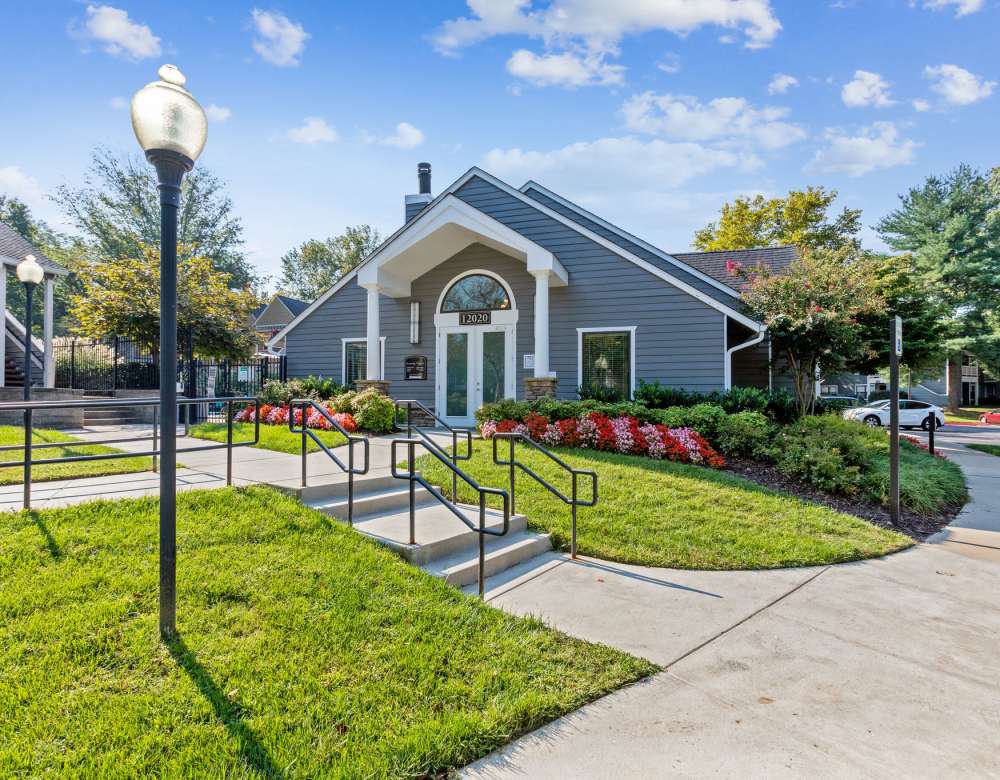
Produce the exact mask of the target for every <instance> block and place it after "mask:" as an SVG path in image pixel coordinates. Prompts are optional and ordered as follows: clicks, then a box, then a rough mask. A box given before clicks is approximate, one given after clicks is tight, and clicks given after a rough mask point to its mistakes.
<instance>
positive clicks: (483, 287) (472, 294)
mask: <svg viewBox="0 0 1000 780" xmlns="http://www.w3.org/2000/svg"><path fill="white" fill-rule="evenodd" d="M506 309H510V296H509V295H508V294H507V290H506V289H504V286H503V285H502V284H500V282H498V281H497V280H496V279H494V278H493V277H492V276H486V275H484V274H470V275H469V276H463V277H462V278H461V279H459V280H458V281H457V282H455V283H454V284H453V285H452V286H451V287H450V288H449V289H448V292H447V293H445V296H444V299H443V300H442V301H441V311H442V312H457V311H497V310H506Z"/></svg>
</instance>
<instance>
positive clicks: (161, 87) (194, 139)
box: [132, 65, 208, 637]
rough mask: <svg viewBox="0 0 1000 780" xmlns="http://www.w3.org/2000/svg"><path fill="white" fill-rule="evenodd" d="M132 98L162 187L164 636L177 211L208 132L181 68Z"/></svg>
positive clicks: (171, 504) (173, 589) (173, 444)
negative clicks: (184, 182) (185, 177)
mask: <svg viewBox="0 0 1000 780" xmlns="http://www.w3.org/2000/svg"><path fill="white" fill-rule="evenodd" d="M157 75H158V76H159V77H160V80H159V81H154V82H152V83H151V84H147V85H146V86H145V87H143V88H142V89H140V90H139V91H138V92H136V93H135V96H134V97H133V98H132V129H133V130H134V131H135V137H136V138H137V139H138V141H139V145H140V146H141V147H142V150H143V151H144V152H145V153H146V159H147V160H149V162H150V164H152V165H153V167H154V168H156V176H157V180H158V181H159V189H160V420H162V421H163V428H162V433H161V439H160V455H161V458H160V464H161V465H160V634H161V635H162V636H164V637H170V636H172V635H173V634H175V633H176V630H177V485H176V478H177V209H178V207H179V206H180V202H181V181H182V180H183V179H184V174H185V173H187V172H188V171H190V170H191V168H192V167H194V161H195V160H196V159H198V155H199V154H201V150H202V149H203V148H204V147H205V139H206V137H207V136H208V122H207V120H206V118H205V112H204V110H203V109H202V107H201V106H200V105H199V104H198V101H197V100H195V99H194V97H193V96H192V95H191V93H190V92H188V91H187V90H186V89H184V84H185V82H186V81H187V79H185V78H184V75H183V74H182V73H181V72H180V71H179V70H178V69H177V68H176V67H174V66H173V65H164V66H162V67H161V68H160V69H159V70H158V71H157Z"/></svg>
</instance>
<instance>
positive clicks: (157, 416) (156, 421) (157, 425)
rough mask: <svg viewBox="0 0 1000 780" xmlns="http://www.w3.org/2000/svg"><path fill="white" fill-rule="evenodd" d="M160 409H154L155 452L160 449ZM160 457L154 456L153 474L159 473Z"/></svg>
mask: <svg viewBox="0 0 1000 780" xmlns="http://www.w3.org/2000/svg"><path fill="white" fill-rule="evenodd" d="M159 421H160V407H158V406H154V407H153V451H154V452H155V451H156V450H158V449H160V422H159ZM157 459H158V456H156V455H154V456H153V473H154V474H155V473H156V471H157V468H156V466H157Z"/></svg>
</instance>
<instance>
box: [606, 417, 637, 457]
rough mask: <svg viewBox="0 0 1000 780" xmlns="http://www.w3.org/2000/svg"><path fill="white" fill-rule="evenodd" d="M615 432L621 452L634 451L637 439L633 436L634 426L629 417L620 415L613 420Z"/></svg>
mask: <svg viewBox="0 0 1000 780" xmlns="http://www.w3.org/2000/svg"><path fill="white" fill-rule="evenodd" d="M611 428H612V429H613V430H614V432H615V447H616V449H617V450H618V451H619V452H626V453H627V452H632V450H634V449H635V439H634V438H633V437H632V426H631V425H630V424H629V419H628V418H627V417H618V418H616V419H614V420H612V421H611Z"/></svg>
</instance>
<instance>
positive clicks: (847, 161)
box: [803, 122, 920, 176]
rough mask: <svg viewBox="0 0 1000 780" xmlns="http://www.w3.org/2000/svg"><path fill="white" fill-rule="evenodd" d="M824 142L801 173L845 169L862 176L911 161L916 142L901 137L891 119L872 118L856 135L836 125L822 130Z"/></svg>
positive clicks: (829, 171)
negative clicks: (888, 120) (887, 120)
mask: <svg viewBox="0 0 1000 780" xmlns="http://www.w3.org/2000/svg"><path fill="white" fill-rule="evenodd" d="M826 141H827V145H826V147H824V148H823V149H820V150H819V151H818V152H816V155H815V157H813V159H812V160H811V161H810V162H809V163H808V164H807V165H806V166H805V168H804V169H803V170H804V172H805V173H809V174H812V173H846V174H847V175H848V176H863V175H864V174H866V173H871V172H872V171H874V170H878V169H880V168H894V167H896V166H897V165H908V164H909V163H911V162H913V158H914V154H915V152H916V150H917V148H918V147H919V146H920V144H918V143H917V142H916V141H911V140H909V139H907V138H903V137H902V136H900V134H899V130H898V129H897V128H896V126H895V125H894V124H893V123H892V122H875V123H874V124H872V125H871V126H870V127H863V128H861V129H860V131H858V133H857V135H848V134H847V132H845V131H844V130H841V129H838V128H829V129H828V130H827V131H826Z"/></svg>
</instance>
